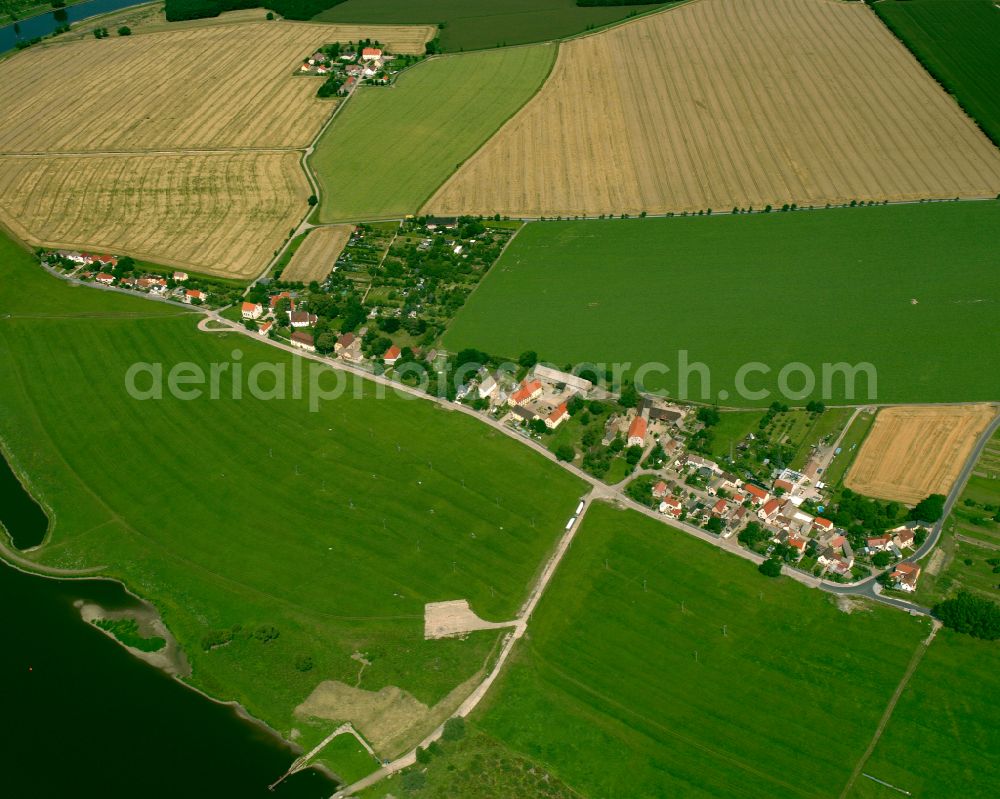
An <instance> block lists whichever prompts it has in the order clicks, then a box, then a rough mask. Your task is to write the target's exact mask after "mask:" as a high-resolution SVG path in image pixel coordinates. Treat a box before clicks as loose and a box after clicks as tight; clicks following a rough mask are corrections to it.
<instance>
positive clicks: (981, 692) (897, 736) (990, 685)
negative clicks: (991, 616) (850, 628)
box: [849, 629, 1000, 799]
mask: <svg viewBox="0 0 1000 799" xmlns="http://www.w3.org/2000/svg"><path fill="white" fill-rule="evenodd" d="M997 654H998V650H997V644H996V642H990V641H980V640H978V639H976V638H971V637H969V636H966V635H961V634H959V633H955V632H953V631H951V630H947V629H944V630H940V631H939V632H938V634H937V637H936V638H935V640H934V642H933V643H932V644H931V646H930V648H929V649H928V650H927V654H926V655H924V659H923V660H922V661H921V662H920V665H919V666H918V667H917V670H916V672H915V673H914V675H913V677H912V678H911V680H910V682H909V684H908V685H907V687H906V689H905V690H904V691H903V694H902V696H901V697H900V699H899V703H898V704H897V705H896V708H895V710H894V711H893V714H892V718H891V719H890V720H889V724H888V726H887V727H886V728H885V732H883V734H882V737H881V738H880V739H879V742H878V745H877V746H876V747H875V751H874V752H872V756H871V758H870V759H869V760H868V762H867V763H866V764H865V768H864V771H865V773H867V774H871V775H872V776H873V777H877V778H878V779H880V780H883V781H885V782H888V783H890V784H892V785H895V786H898V787H899V788H902V789H903V790H905V791H908V792H909V794H910V795H912V796H919V797H922V799H950V797H956V796H961V797H963V799H990V798H991V797H994V796H996V787H997V785H1000V760H998V759H997V757H996V753H997V752H998V751H1000V706H998V705H997V702H996V697H997V694H998V692H1000V678H998V674H1000V672H998V670H997ZM900 795H901V794H900V793H898V792H896V791H893V790H891V789H890V788H886V787H884V786H882V785H879V784H878V783H875V782H872V781H871V780H868V779H865V778H864V777H859V778H858V781H857V782H856V783H855V785H854V790H853V791H852V792H851V793H850V794H849V797H850V799H897V798H898V797H899V796H900Z"/></svg>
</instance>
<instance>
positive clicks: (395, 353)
mask: <svg viewBox="0 0 1000 799" xmlns="http://www.w3.org/2000/svg"><path fill="white" fill-rule="evenodd" d="M401 354H402V350H401V349H400V348H399V347H397V346H396V345H395V344H393V345H392V346H391V347H389V349H387V350H386V351H385V355H383V356H382V358H383V359H384V360H387V361H394V360H396V359H397V358H399V356H400V355H401Z"/></svg>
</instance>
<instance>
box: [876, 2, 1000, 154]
mask: <svg viewBox="0 0 1000 799" xmlns="http://www.w3.org/2000/svg"><path fill="white" fill-rule="evenodd" d="M872 8H873V9H874V11H875V13H876V14H878V15H879V17H881V18H882V21H883V22H885V24H886V25H887V26H888V27H889V28H890V30H892V31H893V33H895V34H896V35H897V36H898V37H899V38H900V39H901V40H902V41H903V43H904V44H906V46H907V47H909V48H910V50H912V51H913V53H914V55H916V56H917V58H919V59H920V61H921V63H922V64H923V65H924V66H925V67H926V68H927V69H928V71H929V72H930V73H931V74H932V75H933V76H934V77H935V78H937V79H938V80H939V81H940V82H941V84H942V85H943V86H944V87H945V88H946V89H947V90H948V91H949V92H952V93H953V94H954V95H955V97H956V98H957V100H958V101H959V103H961V104H962V106H963V108H965V109H966V110H967V111H968V112H969V114H971V115H972V117H973V118H974V119H975V120H976V121H977V122H978V123H979V124H980V125H981V126H982V128H983V130H984V131H986V133H987V135H989V136H990V137H991V138H992V139H993V141H994V142H996V143H998V144H1000V92H997V85H998V83H1000V63H998V60H997V57H996V46H997V41H998V40H1000V13H998V9H997V7H996V3H994V2H992V0H906V2H897V1H896V0H892V2H887V1H886V0H882V2H878V3H875V4H874V5H873V6H872Z"/></svg>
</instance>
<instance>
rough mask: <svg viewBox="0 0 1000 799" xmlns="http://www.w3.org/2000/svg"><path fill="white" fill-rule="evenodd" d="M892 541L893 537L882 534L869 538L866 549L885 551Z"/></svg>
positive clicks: (869, 550)
mask: <svg viewBox="0 0 1000 799" xmlns="http://www.w3.org/2000/svg"><path fill="white" fill-rule="evenodd" d="M891 543H892V539H891V538H889V536H887V535H880V536H877V537H876V538H869V539H868V540H867V541H865V549H866V550H867V551H868V552H884V551H885V550H887V549H888V548H889V544H891Z"/></svg>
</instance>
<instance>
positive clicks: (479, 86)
mask: <svg viewBox="0 0 1000 799" xmlns="http://www.w3.org/2000/svg"><path fill="white" fill-rule="evenodd" d="M555 52H556V48H555V46H553V45H534V46H530V47H518V48H511V49H502V50H492V51H484V52H480V53H466V54H462V55H454V56H443V57H440V58H434V59H430V60H428V61H425V62H423V63H421V64H418V65H416V66H415V67H412V68H410V69H409V70H408V71H406V72H405V73H403V74H401V75H400V76H399V78H398V79H397V80H396V83H395V85H394V86H393V87H391V89H385V88H383V87H361V88H359V89H358V90H357V91H356V92H355V94H354V96H353V97H352V98H351V101H350V103H349V104H348V105H347V106H346V107H345V108H344V110H343V113H341V114H339V115H338V117H337V119H336V120H335V121H334V123H333V124H332V125H331V126H330V127H329V129H328V130H327V131H326V132H325V133H324V134H323V136H322V137H321V138H320V140H319V142H318V143H317V145H316V151H315V152H314V153H313V155H312V156H311V157H310V162H309V163H310V166H311V167H312V169H313V171H314V172H315V173H316V176H317V178H318V179H319V183H320V186H321V188H322V192H321V196H320V205H319V213H318V218H319V220H320V221H322V222H335V221H341V220H345V219H350V220H354V219H358V220H360V219H380V218H385V217H392V216H396V217H398V216H401V215H403V214H408V213H414V212H416V210H417V209H418V208H419V207H420V206H421V205H422V204H423V203H424V201H425V200H426V199H427V198H428V197H429V196H430V194H431V193H432V192H433V191H434V190H435V189H436V188H437V187H438V186H439V185H441V183H442V182H443V181H444V180H445V179H447V177H448V176H449V175H450V174H451V173H452V172H453V171H454V170H455V168H456V166H457V165H458V164H460V163H461V162H462V161H463V160H464V159H465V158H467V157H469V156H470V155H471V154H472V153H473V152H475V151H476V149H477V148H478V147H479V146H480V145H481V144H482V143H483V142H484V141H486V140H487V139H488V138H489V137H490V136H491V135H492V134H493V133H494V132H495V131H496V130H497V128H499V127H500V125H502V124H503V122H504V121H505V120H506V119H507V118H508V117H510V116H511V114H513V113H514V112H515V111H517V109H518V108H520V107H521V105H522V104H523V103H525V102H526V101H527V100H528V99H529V98H530V97H531V96H532V94H534V92H535V91H536V90H537V89H538V87H539V86H541V84H542V82H543V81H544V80H545V77H546V75H547V74H548V72H549V69H550V68H551V66H552V62H553V59H554V58H555ZM376 131H378V132H379V134H380V135H375V132H376Z"/></svg>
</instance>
